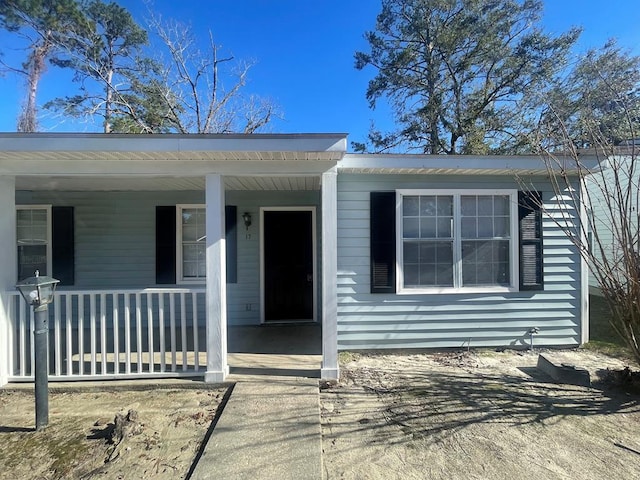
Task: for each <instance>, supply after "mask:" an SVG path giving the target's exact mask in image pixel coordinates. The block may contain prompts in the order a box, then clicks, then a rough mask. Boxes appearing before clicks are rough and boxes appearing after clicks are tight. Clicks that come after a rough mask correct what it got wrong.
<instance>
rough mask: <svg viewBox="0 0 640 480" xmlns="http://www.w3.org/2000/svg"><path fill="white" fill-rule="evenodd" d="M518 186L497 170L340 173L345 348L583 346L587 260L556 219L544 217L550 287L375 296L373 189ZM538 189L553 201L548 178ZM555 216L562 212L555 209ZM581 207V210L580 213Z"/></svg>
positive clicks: (342, 344)
mask: <svg viewBox="0 0 640 480" xmlns="http://www.w3.org/2000/svg"><path fill="white" fill-rule="evenodd" d="M406 188H416V189H422V188H424V189H429V188H437V189H447V188H451V189H460V188H469V189H472V188H473V189H483V188H487V189H503V188H514V189H517V188H518V184H517V182H516V181H515V180H509V179H507V178H500V177H492V176H474V177H462V178H458V177H452V176H437V177H433V176H431V177H429V176H417V175H411V176H400V175H399V176H389V175H351V174H341V175H339V176H338V346H339V348H340V349H342V350H348V349H383V348H444V347H466V346H487V347H515V348H522V347H527V346H528V345H529V338H530V337H529V334H528V332H529V330H530V329H531V328H532V327H538V328H539V329H540V333H539V334H538V335H536V337H535V344H536V345H546V346H575V345H578V344H579V338H580V324H581V321H580V258H579V255H578V253H577V251H576V249H575V247H574V246H573V245H572V244H571V242H570V241H569V240H568V239H567V238H566V236H564V234H563V233H562V230H561V229H559V228H558V227H557V226H556V224H555V223H554V222H553V220H551V219H550V218H545V219H544V222H543V231H544V236H545V238H544V242H545V243H544V272H545V277H544V281H545V289H544V291H531V292H515V293H499V294H497V293H486V294H483V293H479V294H430V295H412V294H399V295H398V294H371V293H370V278H369V274H370V264H369V262H370V260H369V192H371V191H391V190H397V189H406ZM535 188H536V189H537V190H540V191H542V192H543V199H544V201H545V203H546V204H547V205H549V206H551V205H552V203H550V200H551V197H552V195H551V193H550V192H549V191H550V188H548V187H547V185H546V184H545V183H541V182H538V183H537V184H536V185H535ZM550 213H551V214H553V213H554V212H553V211H551V212H550ZM574 213H575V212H574Z"/></svg>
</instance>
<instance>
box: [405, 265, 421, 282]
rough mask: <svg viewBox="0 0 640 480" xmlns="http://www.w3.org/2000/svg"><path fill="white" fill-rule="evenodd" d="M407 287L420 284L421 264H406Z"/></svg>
mask: <svg viewBox="0 0 640 480" xmlns="http://www.w3.org/2000/svg"><path fill="white" fill-rule="evenodd" d="M404 285H405V287H417V286H420V265H406V264H405V265H404Z"/></svg>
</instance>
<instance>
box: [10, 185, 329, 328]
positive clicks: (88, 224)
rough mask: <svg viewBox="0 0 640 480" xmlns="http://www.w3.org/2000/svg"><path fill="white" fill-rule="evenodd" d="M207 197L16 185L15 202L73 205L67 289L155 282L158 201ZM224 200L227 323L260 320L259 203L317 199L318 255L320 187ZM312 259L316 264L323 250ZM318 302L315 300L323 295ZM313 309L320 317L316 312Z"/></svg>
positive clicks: (234, 194)
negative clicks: (232, 267)
mask: <svg viewBox="0 0 640 480" xmlns="http://www.w3.org/2000/svg"><path fill="white" fill-rule="evenodd" d="M204 203H205V197H204V192H200V191H193V192H192V191H157V192H149V191H145V192H58V191H55V192H48V191H34V192H31V191H18V192H16V204H18V205H29V204H32V205H36V204H51V205H56V206H72V207H74V222H75V262H76V263H75V285H74V286H73V287H70V289H105V290H108V289H125V288H144V287H154V286H156V283H155V262H156V259H155V248H156V247H155V228H156V227H155V215H156V214H155V207H156V206H158V205H176V204H204ZM226 203H227V204H228V205H236V206H237V214H238V218H237V224H238V258H237V261H238V281H237V283H235V284H227V317H228V323H229V324H230V325H257V324H259V323H260V214H259V212H260V207H269V206H272V207H275V206H314V207H316V208H317V209H318V212H317V215H316V220H318V225H317V233H318V235H317V238H318V244H317V251H318V255H319V252H320V251H321V246H320V244H319V238H320V228H319V219H320V215H321V212H320V205H319V204H320V192H318V191H300V192H298V191H293V192H282V191H264V192H246V191H228V192H226ZM244 212H249V213H250V214H251V216H252V225H251V226H250V227H249V230H246V229H245V226H244V223H243V222H242V214H243V213H244ZM284 234H286V232H283V235H284ZM317 265H318V270H320V268H321V267H320V265H321V259H320V258H318V261H317ZM316 278H317V279H319V278H320V271H318V272H316ZM316 284H317V285H318V288H317V291H316V295H319V294H320V289H319V284H320V282H319V281H317V282H316ZM189 285H193V284H189ZM162 286H163V287H167V285H162ZM198 286H200V287H203V286H204V284H201V285H198ZM169 287H170V286H169ZM318 298H319V297H318ZM317 304H318V306H320V305H321V302H317ZM317 317H318V318H320V312H318V315H317ZM199 319H200V320H199V323H201V324H204V312H201V313H200V314H199Z"/></svg>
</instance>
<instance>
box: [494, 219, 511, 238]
mask: <svg viewBox="0 0 640 480" xmlns="http://www.w3.org/2000/svg"><path fill="white" fill-rule="evenodd" d="M493 235H494V236H495V237H509V236H510V232H509V217H495V218H494V219H493Z"/></svg>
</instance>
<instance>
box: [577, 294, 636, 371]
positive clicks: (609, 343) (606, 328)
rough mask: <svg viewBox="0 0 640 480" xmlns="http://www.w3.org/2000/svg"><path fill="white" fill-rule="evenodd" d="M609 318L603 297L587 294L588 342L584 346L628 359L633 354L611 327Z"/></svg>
mask: <svg viewBox="0 0 640 480" xmlns="http://www.w3.org/2000/svg"><path fill="white" fill-rule="evenodd" d="M610 318H611V311H610V310H609V306H608V305H607V302H606V301H605V300H604V298H603V297H601V296H599V295H589V343H587V344H585V345H584V348H585V349H587V350H592V351H595V352H600V353H603V354H605V355H609V356H611V357H616V358H620V359H623V360H627V361H630V360H632V359H633V354H632V353H631V350H630V349H629V348H628V347H627V346H626V345H625V344H624V341H623V340H622V339H621V338H620V337H619V336H618V334H617V333H616V332H615V331H614V330H613V328H612V327H611V323H610Z"/></svg>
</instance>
